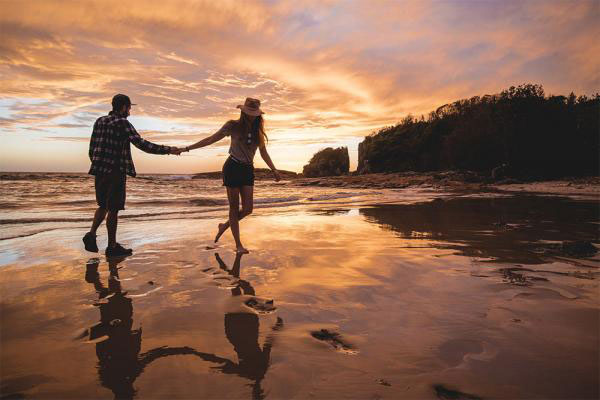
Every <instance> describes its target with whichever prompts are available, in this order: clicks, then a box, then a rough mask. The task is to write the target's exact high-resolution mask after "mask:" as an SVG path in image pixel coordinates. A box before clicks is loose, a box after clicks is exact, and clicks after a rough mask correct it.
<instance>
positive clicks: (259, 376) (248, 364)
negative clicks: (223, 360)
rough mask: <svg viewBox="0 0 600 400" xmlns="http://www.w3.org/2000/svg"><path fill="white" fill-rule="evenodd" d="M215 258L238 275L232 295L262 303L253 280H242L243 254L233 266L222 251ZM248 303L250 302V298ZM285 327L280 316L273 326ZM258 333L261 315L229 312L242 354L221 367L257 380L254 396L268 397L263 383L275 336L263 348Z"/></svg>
mask: <svg viewBox="0 0 600 400" xmlns="http://www.w3.org/2000/svg"><path fill="white" fill-rule="evenodd" d="M215 258H216V259H217V262H218V263H219V267H220V268H221V269H222V270H223V271H225V272H227V273H228V274H230V275H231V276H233V277H235V278H238V284H237V286H236V287H235V288H233V289H231V295H232V296H240V295H246V296H252V297H253V299H254V300H255V301H254V302H253V303H251V304H261V303H262V299H260V298H256V297H255V296H256V293H255V291H254V288H253V287H252V285H251V284H250V282H248V281H245V280H243V279H239V278H240V263H241V260H242V254H237V255H236V257H235V261H234V263H233V267H232V268H231V269H229V267H228V266H227V265H226V264H225V262H223V260H222V259H221V257H220V256H219V254H218V253H215ZM245 303H246V304H248V301H246V302H245ZM268 303H270V304H272V301H267V304H266V305H264V304H263V305H262V308H263V309H264V307H265V306H267V307H268V305H269V304H268ZM282 326H283V320H282V319H281V318H277V322H276V323H275V325H274V326H273V327H272V328H271V329H272V330H274V331H276V330H279V329H281V327H282ZM258 332H259V319H258V315H257V314H254V313H245V312H233V313H226V314H225V335H226V336H227V339H228V340H229V342H230V343H231V344H232V345H233V348H234V350H235V352H236V353H237V355H238V364H235V363H227V364H225V365H223V366H221V367H219V369H220V370H221V371H222V372H224V373H226V374H236V375H239V376H241V377H244V378H247V379H250V380H252V381H254V383H253V385H252V398H253V399H263V398H264V397H265V396H264V392H263V389H262V387H261V382H262V380H263V379H264V377H265V374H266V373H267V370H268V369H269V363H270V359H271V347H272V346H273V336H267V338H266V340H265V344H264V346H263V348H262V349H261V348H260V345H259V343H258Z"/></svg>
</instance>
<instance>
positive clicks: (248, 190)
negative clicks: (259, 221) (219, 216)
mask: <svg viewBox="0 0 600 400" xmlns="http://www.w3.org/2000/svg"><path fill="white" fill-rule="evenodd" d="M228 193H229V191H228ZM239 194H240V195H241V197H242V209H241V210H240V211H239V213H238V221H239V220H241V219H242V218H244V217H247V216H248V215H250V214H252V210H253V208H254V186H242V187H241V188H240V189H239ZM227 196H228V197H229V194H227ZM230 204H231V203H230ZM229 225H230V224H229V221H226V222H224V223H222V224H219V230H218V231H217V236H215V243H217V242H218V241H219V238H220V237H221V235H223V233H225V231H226V230H227V229H229Z"/></svg>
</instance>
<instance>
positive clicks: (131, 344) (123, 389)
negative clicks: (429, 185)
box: [0, 196, 600, 399]
mask: <svg viewBox="0 0 600 400" xmlns="http://www.w3.org/2000/svg"><path fill="white" fill-rule="evenodd" d="M216 223H217V220H215V219H210V218H207V219H195V220H169V221H146V222H140V221H124V222H123V223H122V224H121V225H120V227H119V229H120V241H122V242H124V243H127V244H129V245H131V246H133V247H134V249H135V254H134V255H133V256H131V257H128V258H125V259H123V260H108V261H107V260H106V258H105V257H104V256H99V257H98V258H97V259H94V258H92V257H90V253H86V252H85V251H83V249H82V248H81V245H80V238H81V236H82V235H83V233H84V231H85V229H80V228H65V229H57V230H53V231H48V232H44V233H41V234H38V235H33V236H29V237H25V238H17V239H12V240H6V241H3V242H1V243H0V263H1V264H2V267H0V293H1V302H0V323H1V324H0V328H1V340H0V374H1V378H2V382H1V395H2V396H13V397H14V398H19V396H21V397H24V398H90V399H91V398H112V397H125V398H126V397H131V396H134V397H136V398H142V399H145V398H186V399H191V398H219V399H220V398H241V399H250V398H271V399H281V398H298V399H304V398H315V399H319V398H352V399H354V398H356V399H379V398H389V399H397V398H414V399H421V398H425V399H427V398H431V399H435V398H444V399H450V398H557V399H559V398H560V399H565V398H570V399H573V398H590V399H591V398H598V396H599V389H598V387H599V378H598V376H599V355H600V354H599V338H600V333H599V332H600V322H599V311H600V302H599V300H600V298H599V296H600V295H599V291H598V279H599V278H600V270H599V269H598V267H600V256H598V254H596V255H595V256H592V257H587V258H574V257H571V256H569V255H565V254H561V252H560V247H559V244H560V242H562V241H565V240H586V241H592V242H593V243H595V244H596V246H598V245H599V241H600V240H599V237H598V227H599V226H600V225H599V223H600V221H599V220H598V203H597V201H589V200H588V201H575V200H569V199H565V198H557V197H531V196H529V197H527V196H519V197H498V198H489V197H481V198H478V197H477V196H473V197H468V198H455V199H453V198H445V199H443V200H442V199H439V200H435V201H432V202H428V203H422V204H412V205H385V206H373V207H364V206H361V207H347V208H343V209H329V210H318V209H305V210H298V209H294V210H288V211H287V212H282V211H281V210H278V211H276V212H275V211H269V210H260V211H259V212H257V213H256V215H253V216H251V217H249V218H248V219H246V220H244V221H243V222H242V234H243V238H244V239H245V241H244V244H245V245H246V246H247V247H248V248H249V249H250V250H251V253H250V254H248V255H244V256H243V257H241V258H239V257H238V258H237V259H236V256H235V254H234V252H233V249H234V247H233V242H232V239H231V236H230V234H229V233H226V234H225V235H224V237H223V239H222V243H219V244H218V245H214V244H213V243H212V238H213V237H214V233H215V227H216ZM102 234H103V236H102V237H101V238H100V240H99V246H100V247H101V248H102V247H104V246H105V236H104V232H102ZM271 300H273V303H271Z"/></svg>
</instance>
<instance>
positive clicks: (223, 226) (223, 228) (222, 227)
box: [215, 224, 227, 243]
mask: <svg viewBox="0 0 600 400" xmlns="http://www.w3.org/2000/svg"><path fill="white" fill-rule="evenodd" d="M226 230H227V224H219V231H218V232H217V236H215V243H217V242H218V241H219V238H220V237H221V235H223V234H224V233H225V231H226Z"/></svg>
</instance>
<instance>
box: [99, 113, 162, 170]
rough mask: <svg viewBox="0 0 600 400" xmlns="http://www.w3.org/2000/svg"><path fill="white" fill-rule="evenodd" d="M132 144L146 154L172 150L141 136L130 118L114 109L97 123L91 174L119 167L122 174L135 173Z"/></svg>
mask: <svg viewBox="0 0 600 400" xmlns="http://www.w3.org/2000/svg"><path fill="white" fill-rule="evenodd" d="M130 143H133V144H134V145H135V147H137V148H138V149H140V150H142V151H145V152H146V153H153V154H169V151H170V149H171V148H170V147H169V146H162V145H159V144H154V143H152V142H149V141H147V140H144V139H142V137H141V136H140V135H139V133H137V131H136V130H135V128H134V127H133V125H131V122H129V121H128V120H127V117H123V116H120V115H118V114H115V113H113V112H112V111H111V112H110V113H109V114H108V115H105V116H103V117H100V118H98V119H97V120H96V123H94V130H93V132H92V137H91V139H90V150H89V156H90V161H91V162H92V166H91V167H90V171H89V172H88V173H89V174H90V175H101V174H110V173H112V172H113V171H114V168H115V167H118V168H119V170H120V171H121V173H123V174H127V175H129V176H135V175H136V173H135V166H134V165H133V159H132V158H131V146H130Z"/></svg>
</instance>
